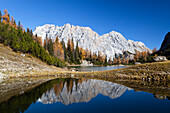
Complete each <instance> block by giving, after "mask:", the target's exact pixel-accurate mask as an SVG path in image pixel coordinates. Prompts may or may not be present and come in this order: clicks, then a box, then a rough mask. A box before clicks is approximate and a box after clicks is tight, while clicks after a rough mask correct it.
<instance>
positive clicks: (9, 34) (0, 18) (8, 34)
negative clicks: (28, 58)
mask: <svg viewBox="0 0 170 113" xmlns="http://www.w3.org/2000/svg"><path fill="white" fill-rule="evenodd" d="M0 43H3V44H4V45H6V46H9V47H11V48H12V49H13V50H14V51H21V52H23V53H29V54H31V55H33V56H35V57H37V58H39V59H41V60H42V61H44V62H46V63H47V64H49V65H54V66H57V67H64V66H65V63H64V61H61V60H60V59H59V58H57V57H55V56H53V55H51V54H49V53H48V52H47V51H46V50H45V49H44V48H43V47H42V40H41V37H37V35H36V36H34V35H33V33H32V30H29V28H27V31H25V29H24V27H23V26H22V24H21V23H20V21H19V22H18V25H17V24H16V22H15V20H14V18H13V17H11V18H10V15H9V14H8V11H7V10H6V9H5V10H4V15H2V13H1V11H0Z"/></svg>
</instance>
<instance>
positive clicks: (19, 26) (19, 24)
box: [18, 21, 21, 29]
mask: <svg viewBox="0 0 170 113" xmlns="http://www.w3.org/2000/svg"><path fill="white" fill-rule="evenodd" d="M18 29H21V23H20V21H19V22H18Z"/></svg>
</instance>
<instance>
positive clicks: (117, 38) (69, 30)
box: [33, 23, 151, 58]
mask: <svg viewBox="0 0 170 113" xmlns="http://www.w3.org/2000/svg"><path fill="white" fill-rule="evenodd" d="M33 34H34V35H35V34H37V35H38V36H40V37H42V40H44V39H45V37H46V34H47V36H48V37H49V38H52V39H53V40H55V38H56V37H57V36H58V37H59V40H60V41H61V40H62V39H63V40H64V41H65V42H66V43H67V41H68V38H72V37H73V39H74V45H76V40H78V43H79V46H80V47H82V48H83V49H88V50H91V51H92V52H95V53H98V51H101V52H102V54H105V55H107V56H108V57H111V58H114V57H115V54H122V53H123V52H124V51H129V52H131V53H135V50H137V51H140V52H142V51H150V52H151V50H150V49H149V48H147V47H146V46H145V44H144V43H143V42H141V41H133V40H127V39H126V38H125V37H124V36H123V35H122V34H121V33H119V32H116V31H111V32H109V33H106V34H103V35H99V34H98V33H97V32H95V31H93V30H92V29H91V28H90V27H83V26H74V25H71V24H69V23H67V24H65V25H64V26H55V25H53V24H45V25H43V26H38V27H36V29H35V31H34V32H33Z"/></svg>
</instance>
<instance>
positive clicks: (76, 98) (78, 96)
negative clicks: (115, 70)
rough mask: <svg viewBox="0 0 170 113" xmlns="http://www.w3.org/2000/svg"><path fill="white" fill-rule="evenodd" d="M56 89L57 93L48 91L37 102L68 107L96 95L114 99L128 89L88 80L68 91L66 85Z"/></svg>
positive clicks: (100, 81) (110, 83) (52, 90)
mask: <svg viewBox="0 0 170 113" xmlns="http://www.w3.org/2000/svg"><path fill="white" fill-rule="evenodd" d="M57 89H58V90H59V91H58V90H57V91H56V90H55V88H52V89H51V90H48V91H47V92H46V93H44V94H43V95H42V97H40V98H39V100H38V101H39V102H42V103H44V104H50V103H53V102H61V103H63V104H65V105H68V104H71V103H78V102H89V101H90V100H91V99H92V98H93V97H96V96H97V95H98V94H102V95H105V96H109V97H110V98H112V99H114V98H118V97H120V96H121V95H122V94H123V93H124V92H125V91H126V90H127V89H128V87H125V86H123V85H120V84H117V83H112V82H107V81H102V80H95V79H88V80H85V81H83V82H82V83H78V84H77V85H76V83H75V82H73V86H72V88H71V90H69V86H68V84H67V83H65V84H64V86H63V88H62V90H61V88H57ZM56 92H57V93H56Z"/></svg>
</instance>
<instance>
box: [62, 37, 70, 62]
mask: <svg viewBox="0 0 170 113" xmlns="http://www.w3.org/2000/svg"><path fill="white" fill-rule="evenodd" d="M61 44H62V46H63V49H64V59H65V61H67V60H68V57H67V49H66V46H65V42H64V40H63V39H62V41H61Z"/></svg>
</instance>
